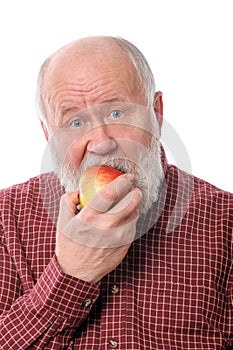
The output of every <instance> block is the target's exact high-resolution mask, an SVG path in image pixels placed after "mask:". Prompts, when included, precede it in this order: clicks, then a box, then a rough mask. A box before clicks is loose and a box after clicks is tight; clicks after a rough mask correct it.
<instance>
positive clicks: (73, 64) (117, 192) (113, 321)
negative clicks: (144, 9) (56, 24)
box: [0, 36, 233, 350]
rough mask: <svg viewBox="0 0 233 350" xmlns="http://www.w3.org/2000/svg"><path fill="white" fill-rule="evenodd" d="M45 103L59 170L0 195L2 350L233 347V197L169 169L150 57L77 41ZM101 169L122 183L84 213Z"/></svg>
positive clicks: (58, 55)
mask: <svg viewBox="0 0 233 350" xmlns="http://www.w3.org/2000/svg"><path fill="white" fill-rule="evenodd" d="M37 97H38V105H39V108H40V118H41V125H42V128H43V131H44V134H45V136H46V139H47V140H48V150H47V151H48V152H51V154H52V162H53V169H52V171H49V172H46V173H44V174H41V175H39V176H37V177H35V178H32V179H29V180H28V181H27V182H25V183H23V184H18V185H15V186H12V187H11V188H8V189H5V190H2V191H1V193H0V210H1V213H0V214H1V222H0V224H1V251H0V254H1V270H0V273H1V278H0V286H1V299H0V313H1V321H0V345H1V348H2V349H4V350H5V349H17V350H18V349H49V350H51V349H127V350H137V349H138V350H139V349H140V350H141V349H159V350H161V349H164V350H170V349H179V350H184V349H186V350H191V349H192V350H194V349H196V350H201V349H203V350H208V349H209V350H210V349H211V350H213V349H219V350H220V349H221V350H222V349H227V348H229V347H230V346H231V345H232V344H233V311H232V297H233V295H232V283H233V274H232V228H233V195H232V194H230V193H227V192H224V191H222V190H220V189H218V188H216V187H215V186H213V185H211V184H209V183H207V182H205V181H203V180H201V179H198V178H196V177H194V176H192V175H190V174H187V173H185V172H183V171H181V170H180V169H178V168H177V167H176V166H174V165H169V164H168V163H167V160H166V156H165V152H164V149H163V148H162V146H161V143H160V141H159V139H160V133H161V127H162V123H163V102H162V94H161V92H159V91H157V92H156V90H155V84H154V78H153V74H152V72H151V70H150V67H149V65H148V63H147V61H146V59H145V58H144V56H143V55H142V53H141V52H140V51H139V50H138V49H137V48H136V47H135V46H134V45H133V44H131V43H129V42H128V41H126V40H124V39H121V38H114V37H102V36H101V37H88V38H83V39H79V40H77V41H74V42H72V43H70V44H67V45H66V46H64V47H62V48H61V49H59V50H58V51H56V52H55V53H54V54H53V55H51V56H50V57H49V58H48V59H47V60H46V61H45V62H44V64H43V65H42V67H41V70H40V73H39V78H38V94H37ZM101 165H107V166H109V167H113V168H117V169H118V170H120V171H121V172H122V175H120V176H119V177H117V178H116V179H115V180H114V181H112V182H111V183H110V184H108V185H107V186H106V187H104V188H103V189H102V190H101V191H100V192H99V193H98V194H95V195H94V197H93V198H92V200H91V201H90V203H88V204H87V205H86V206H85V207H84V208H82V209H81V210H80V205H79V204H80V199H79V194H80V188H79V181H80V176H81V175H82V174H84V173H85V171H86V170H87V169H89V168H90V167H92V166H101Z"/></svg>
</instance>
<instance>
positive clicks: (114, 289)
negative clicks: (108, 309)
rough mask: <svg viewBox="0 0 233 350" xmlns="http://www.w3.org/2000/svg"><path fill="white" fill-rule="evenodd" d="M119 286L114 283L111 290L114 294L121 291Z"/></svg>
mask: <svg viewBox="0 0 233 350" xmlns="http://www.w3.org/2000/svg"><path fill="white" fill-rule="evenodd" d="M119 289H120V288H119V287H117V286H116V285H115V284H113V285H112V286H111V288H110V291H111V293H112V294H117V293H118V292H119Z"/></svg>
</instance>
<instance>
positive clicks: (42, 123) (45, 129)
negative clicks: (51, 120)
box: [40, 120, 49, 141]
mask: <svg viewBox="0 0 233 350" xmlns="http://www.w3.org/2000/svg"><path fill="white" fill-rule="evenodd" d="M40 124H41V126H42V129H43V131H44V134H45V138H46V141H48V139H49V132H48V128H47V125H46V124H45V123H44V122H43V121H42V120H41V121H40Z"/></svg>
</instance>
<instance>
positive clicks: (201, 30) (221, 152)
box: [0, 0, 233, 192]
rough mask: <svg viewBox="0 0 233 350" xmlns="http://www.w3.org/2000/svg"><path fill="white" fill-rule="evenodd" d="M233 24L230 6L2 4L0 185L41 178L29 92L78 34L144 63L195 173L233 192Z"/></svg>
mask: <svg viewBox="0 0 233 350" xmlns="http://www.w3.org/2000/svg"><path fill="white" fill-rule="evenodd" d="M232 18H233V11H232V1H230V0H229V1H226V0H221V1H220V0H219V1H214V0H212V1H208V0H196V1H190V0H183V1H182V0H175V1H174V0H171V1H168V0H161V1H156V0H154V1H153V0H152V1H148V0H143V1H135V0H134V1H130V0H128V1H127V0H124V1H123V0H118V1H111V0H98V1H95V0H93V1H90V0H83V1H78V0H76V1H73V0H63V1H59V0H40V1H39V0H38V1H35V0H28V1H27V0H20V1H18V0H15V1H12V0H7V1H2V2H1V5H0V37H1V53H0V98H1V115H0V117H1V129H0V130H1V135H0V161H1V168H0V188H3V187H7V186H10V185H12V184H15V183H19V182H22V181H25V180H27V179H28V178H29V177H31V176H34V175H37V174H39V173H40V166H41V159H42V155H43V152H44V150H45V146H46V141H45V139H44V136H43V133H42V129H41V128H40V123H39V121H38V119H37V116H36V110H35V104H34V95H35V86H36V78H37V73H38V70H39V67H40V65H41V63H42V62H43V61H44V59H45V58H46V57H47V56H48V55H50V54H51V53H53V51H54V50H56V49H57V48H59V47H60V46H62V45H64V44H66V43H67V42H69V41H72V40H74V39H77V38H79V37H83V36H89V35H116V36H122V37H124V38H126V39H128V40H130V41H132V42H133V43H134V44H136V46H138V47H139V49H141V50H142V52H143V53H144V54H145V56H146V58H147V60H148V61H149V63H150V65H151V68H152V71H153V72H154V75H155V78H156V82H157V89H159V90H162V91H163V96H164V118H165V119H166V120H167V121H168V122H169V123H170V124H171V125H172V127H173V128H174V129H175V130H176V132H177V133H178V135H179V136H180V138H181V139H182V141H183V143H184V145H185V148H186V150H187V152H188V155H189V158H190V160H191V165H192V173H193V174H194V175H197V176H199V177H201V178H204V179H206V180H207V181H209V182H211V183H214V184H215V185H217V186H218V187H221V188H223V189H225V190H228V191H231V192H233V181H232V178H233V167H232V150H233V147H232V145H233V141H232V134H233V131H232V118H233V87H232V84H233V49H232V46H233V20H232ZM168 151H169V153H171V158H172V154H173V150H168ZM174 162H175V159H174Z"/></svg>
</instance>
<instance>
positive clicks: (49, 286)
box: [30, 256, 100, 326]
mask: <svg viewBox="0 0 233 350" xmlns="http://www.w3.org/2000/svg"><path fill="white" fill-rule="evenodd" d="M99 293H100V288H99V284H98V285H95V284H91V283H89V282H85V281H82V280H79V279H77V278H75V277H72V276H69V275H67V274H65V273H64V272H63V271H62V270H61V268H60V266H59V264H58V262H57V260H56V257H55V256H54V257H53V258H52V259H51V261H50V263H49V264H48V266H47V267H46V269H45V271H44V272H43V274H42V275H41V277H40V278H39V280H38V281H37V283H36V285H35V287H34V288H33V290H32V291H31V293H30V299H31V303H32V304H33V305H34V307H35V308H36V309H37V310H38V309H43V310H47V311H49V312H50V313H54V314H56V315H57V316H59V317H62V318H66V319H67V322H66V324H67V325H68V324H69V325H70V326H78V325H79V324H81V323H82V321H83V320H84V319H85V318H86V317H87V316H88V314H89V312H90V309H91V307H92V305H93V303H94V302H95V301H96V299H97V298H98V296H99Z"/></svg>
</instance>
